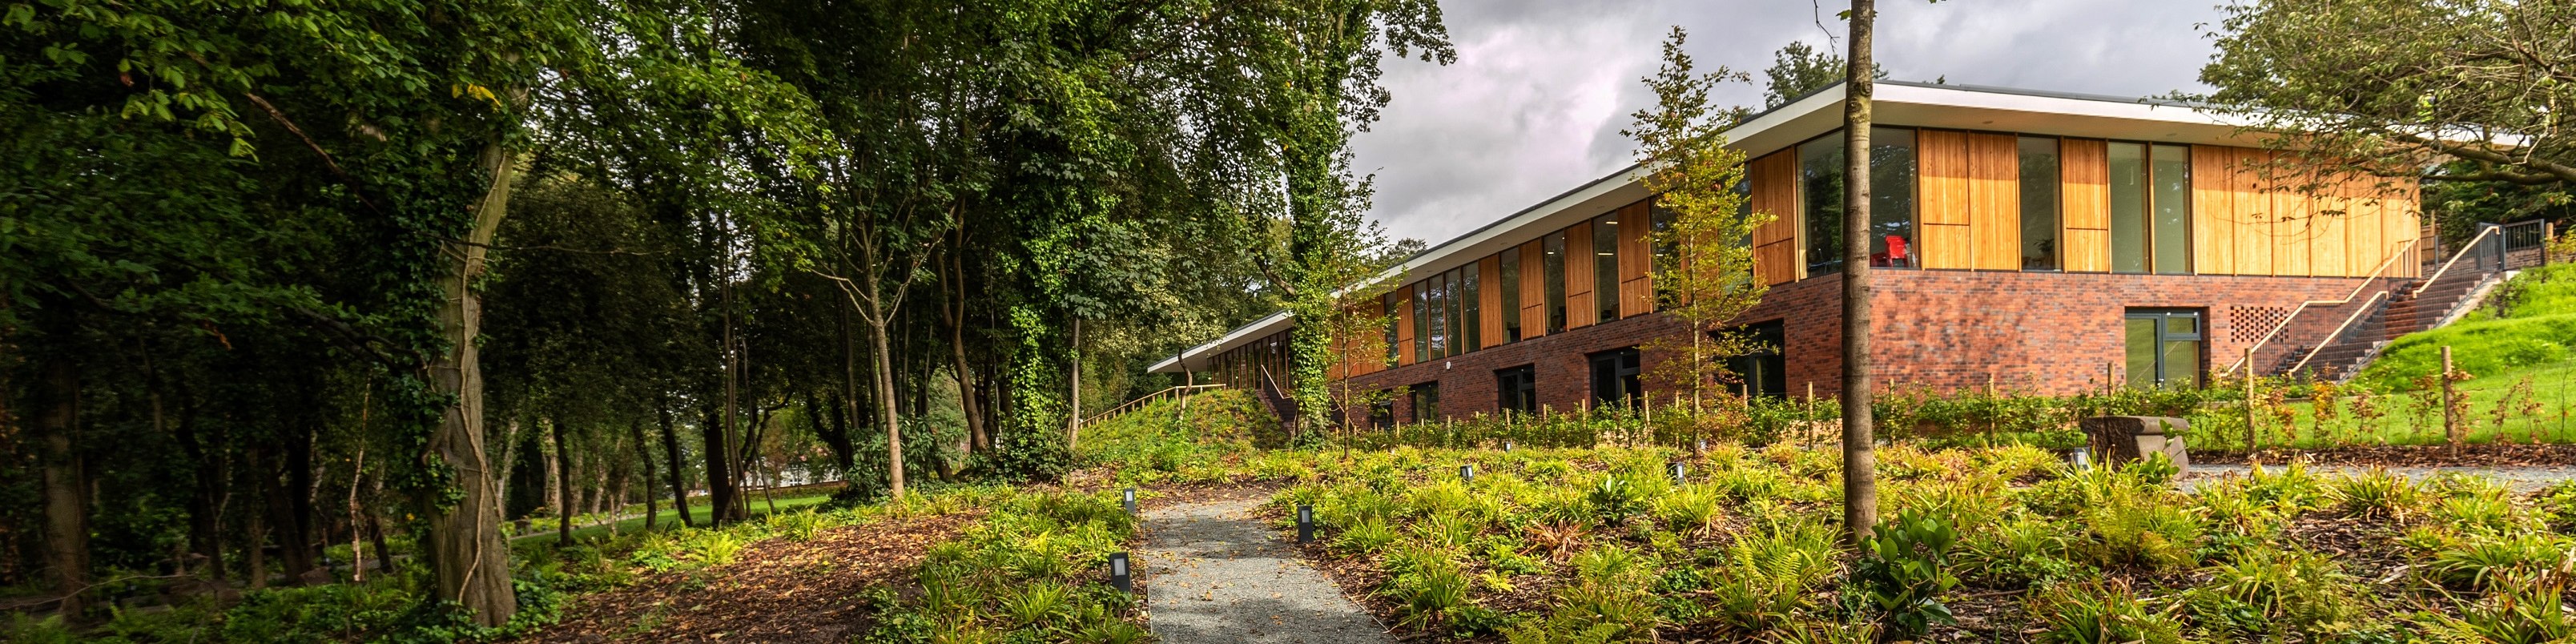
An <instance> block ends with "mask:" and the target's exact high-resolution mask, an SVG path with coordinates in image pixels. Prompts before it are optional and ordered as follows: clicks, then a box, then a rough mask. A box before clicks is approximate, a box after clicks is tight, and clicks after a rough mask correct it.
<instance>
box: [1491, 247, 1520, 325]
mask: <svg viewBox="0 0 2576 644" xmlns="http://www.w3.org/2000/svg"><path fill="white" fill-rule="evenodd" d="M1501 263H1502V270H1501V271H1499V272H1500V273H1501V278H1502V283H1500V284H1495V285H1494V288H1498V289H1502V290H1503V292H1502V293H1499V295H1501V296H1503V297H1502V300H1503V310H1501V311H1497V313H1501V314H1502V316H1503V341H1504V342H1519V341H1521V251H1520V249H1518V248H1506V249H1503V253H1502V262H1501Z"/></svg>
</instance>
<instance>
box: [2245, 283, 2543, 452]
mask: <svg viewBox="0 0 2576 644" xmlns="http://www.w3.org/2000/svg"><path fill="white" fill-rule="evenodd" d="M2494 297H2495V298H2497V299H2498V300H2500V303H2501V305H2500V306H2497V305H2490V306H2485V307H2482V308H2480V309H2479V310H2477V311H2475V312H2472V313H2470V314H2469V315H2468V316H2467V317H2465V318H2463V319H2462V320H2461V321H2460V322H2458V323H2455V324H2452V325H2450V326H2446V327H2442V328H2439V329H2434V330H2431V331H2425V332H2422V333H2415V334H2410V335H2407V336H2406V337H2402V338H2398V339H2397V341H2396V342H2392V343H2390V344H2389V345H2388V348H2387V350H2386V351H2384V352H2382V353H2381V355H2380V356H2379V358H2378V359H2377V360H2374V361H2372V362H2371V365H2370V367H2369V368H2367V369H2364V370H2363V371H2362V373H2361V375H2360V376H2358V377H2355V378H2354V379H2353V381H2352V383H2351V385H2349V386H2348V387H2347V391H2346V392H2345V394H2344V395H2342V396H2338V397H2337V405H2336V408H2337V413H2336V414H2335V416H2336V418H2334V419H2332V420H2330V421H2328V422H2327V423H2326V424H2325V426H2324V428H2323V429H2322V433H2324V434H2326V435H2327V436H2330V437H2332V438H2333V439H2334V440H2335V442H2342V443H2380V442H2387V443H2393V444H2433V443H2441V442H2443V440H2444V438H2443V433H2442V410H2441V407H2440V406H2439V403H2438V402H2436V398H2437V397H2436V396H2432V395H2427V394H2425V393H2423V390H2422V388H2419V387H2418V386H2417V384H2418V382H2419V381H2420V379H2422V378H2423V377H2424V376H2427V375H2430V374H2433V373H2436V372H2439V371H2440V370H2441V351H2442V347H2445V346H2447V347H2450V348H2451V358H2452V360H2451V361H2452V365H2453V366H2454V368H2456V369H2458V370H2460V371H2464V372H2467V373H2468V374H2470V375H2471V376H2472V378H2471V379H2469V380H2467V381H2464V382H2461V383H2459V384H2458V385H2456V387H2457V388H2458V389H2459V390H2461V391H2464V392H2466V393H2467V394H2468V396H2469V403H2468V408H2467V413H2465V414H2464V415H2462V417H2461V423H2460V424H2461V428H2462V430H2463V433H2464V434H2465V435H2466V436H2467V440H2468V441H2469V442H2489V441H2493V440H2496V439H2498V438H2502V439H2503V440H2509V441H2514V442H2529V441H2531V440H2533V439H2534V438H2535V437H2537V438H2538V439H2539V440H2542V441H2548V442H2569V441H2576V264H2562V265H2558V266H2551V267H2547V268H2543V269H2534V270H2530V271H2525V272H2523V273H2522V274H2521V275H2518V276H2516V277H2515V278H2514V279H2513V280H2512V281H2511V282H2510V283H2508V284H2507V285H2506V286H2505V287H2504V289H2503V290H2501V291H2499V293H2498V295H2496V296H2494ZM2361 388H2366V389H2369V390H2370V391H2372V392H2373V393H2374V397H2375V398H2376V400H2375V401H2374V406H2375V407H2377V408H2378V409H2379V410H2380V411H2381V413H2383V414H2384V415H2383V416H2382V417H2380V418H2379V419H2378V420H2377V421H2375V422H2372V423H2369V424H2368V425H2365V424H2364V423H2363V422H2362V421H2360V420H2359V419H2356V418H2354V417H2353V415H2352V413H2351V407H2350V405H2351V401H2352V398H2351V396H2350V393H2351V392H2352V391H2355V390H2358V389H2361ZM2299 395H2306V394H2305V392H2299ZM2508 398H2510V399H2511V400H2510V401H2509V402H2508V401H2507V399H2508ZM2289 407H2290V408H2291V410H2292V411H2293V412H2295V413H2296V415H2297V420H2296V421H2295V422H2296V423H2297V425H2298V426H2299V429H2298V434H2297V435H2298V437H2299V439H2300V440H2299V444H2301V445H2319V444H2322V443H2323V441H2322V440H2321V438H2320V437H2319V436H2318V434H2319V433H2320V431H2321V430H2320V429H2319V427H2318V424H2317V418H2316V405H2315V403H2313V402H2310V401H2300V402H2295V403H2292V404H2291V405H2289ZM2499 409H2501V411H2502V413H2501V414H2499V413H2498V412H2499ZM2499 421H2501V422H2499ZM2259 422H2261V423H2262V425H2263V433H2264V434H2265V435H2266V436H2268V437H2270V438H2269V442H2273V443H2275V444H2279V443H2280V442H2282V441H2283V440H2285V435H2284V433H2283V432H2282V431H2281V427H2280V423H2279V421H2278V419H2277V418H2275V417H2272V416H2270V415H2268V414H2267V415H2265V416H2264V417H2262V419H2261V420H2260V421H2259ZM2239 442H2242V441H2239Z"/></svg>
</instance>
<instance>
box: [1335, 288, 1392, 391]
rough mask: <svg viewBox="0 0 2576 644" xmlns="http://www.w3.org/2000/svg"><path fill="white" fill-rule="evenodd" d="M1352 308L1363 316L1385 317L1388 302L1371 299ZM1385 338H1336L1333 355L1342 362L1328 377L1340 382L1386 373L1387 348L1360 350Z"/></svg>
mask: <svg viewBox="0 0 2576 644" xmlns="http://www.w3.org/2000/svg"><path fill="white" fill-rule="evenodd" d="M1351 308H1352V309H1354V312H1356V313H1359V314H1362V315H1383V314H1385V313H1386V301H1385V300H1383V299H1379V298H1370V299H1369V301H1367V302H1358V303H1353V304H1352V305H1351ZM1384 337H1385V336H1384V335H1382V334H1381V335H1376V336H1372V337H1371V338H1368V339H1362V338H1335V339H1334V340H1333V344H1334V346H1333V355H1337V356H1341V360H1340V361H1339V362H1335V363H1334V364H1333V365H1332V367H1331V369H1330V370H1329V371H1328V372H1327V373H1326V374H1325V375H1326V377H1328V378H1332V379H1335V380H1339V379H1342V378H1348V377H1352V376H1365V375H1368V374H1372V373H1377V372H1380V371H1385V370H1386V367H1387V365H1386V360H1385V358H1384V356H1385V355H1386V349H1387V348H1386V347H1372V348H1373V349H1375V350H1374V351H1368V352H1362V351H1359V350H1358V349H1359V348H1361V347H1362V346H1364V345H1366V344H1368V343H1371V342H1374V341H1376V340H1377V339H1379V338H1384Z"/></svg>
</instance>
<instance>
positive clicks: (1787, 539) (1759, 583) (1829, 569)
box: [1710, 522, 1840, 633]
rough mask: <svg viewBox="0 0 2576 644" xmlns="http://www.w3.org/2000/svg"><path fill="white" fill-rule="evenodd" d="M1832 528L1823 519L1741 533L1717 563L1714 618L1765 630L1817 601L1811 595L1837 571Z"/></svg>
mask: <svg viewBox="0 0 2576 644" xmlns="http://www.w3.org/2000/svg"><path fill="white" fill-rule="evenodd" d="M1834 539H1835V536H1834V529H1833V527H1832V526H1828V525H1824V524H1820V523H1807V522H1793V523H1771V524H1767V525H1762V526H1759V527H1756V528H1754V529H1753V530H1750V531H1747V532H1743V533H1740V534H1738V535H1737V536H1736V541H1735V543H1733V544H1729V545H1728V546H1727V547H1726V550H1725V553H1724V554H1723V555H1722V556H1721V557H1720V559H1719V563H1718V568H1719V571H1718V575H1717V576H1718V579H1719V580H1720V581H1719V582H1718V585H1717V587H1716V588H1714V589H1712V592H1711V594H1710V599H1711V606H1710V611H1711V613H1712V616H1714V617H1715V618H1717V620H1718V622H1719V623H1720V624H1723V625H1725V626H1726V627H1728V628H1730V629H1732V630H1734V631H1736V632H1739V633H1761V632H1764V631H1767V630H1769V629H1771V628H1773V627H1776V626H1778V625H1780V624H1782V623H1785V622H1786V621H1788V620H1789V619H1791V618H1793V617H1795V616H1796V615H1798V614H1799V613H1800V612H1801V611H1803V610H1806V609H1807V608H1809V607H1811V606H1812V605H1813V604H1814V602H1813V599H1812V598H1810V597H1809V596H1808V594H1809V593H1810V592H1812V591H1814V590H1815V589H1816V588H1817V587H1818V586H1819V585H1820V584H1823V583H1824V582H1825V581H1826V580H1828V579H1830V578H1832V577H1833V575H1834V573H1835V572H1836V571H1837V570H1838V569H1839V567H1840V566H1839V565H1838V563H1837V560H1838V559H1839V557H1838V556H1837V555H1838V553H1837V552H1836V551H1835V547H1834Z"/></svg>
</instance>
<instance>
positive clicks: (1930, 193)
mask: <svg viewBox="0 0 2576 644" xmlns="http://www.w3.org/2000/svg"><path fill="white" fill-rule="evenodd" d="M1914 143H1915V146H1916V150H1917V154H1918V155H1919V158H1920V162H1919V163H1920V166H1919V170H1918V173H1917V175H1916V179H1915V181H1916V183H1917V188H1916V193H1917V196H1916V198H1915V199H1916V204H1915V208H1916V210H1915V212H1916V213H1918V214H1917V215H1916V216H1917V217H1919V218H1920V220H1921V221H1922V222H1923V223H1925V224H1950V225H1967V224H1968V221H1969V220H1968V218H1969V210H1970V207H1969V205H1968V198H1969V197H1968V183H1969V181H1970V176H1971V173H1970V171H1969V168H1968V159H1969V156H1968V134H1967V133H1966V132H1948V131H1942V130H1922V131H1920V132H1918V133H1917V134H1916V135H1915V138H1914ZM1924 261H1925V262H1926V263H1927V264H1928V263H1930V262H1932V261H1934V259H1933V257H1932V256H1930V254H1929V253H1926V257H1925V259H1924ZM1940 261H1942V262H1944V263H1951V264H1958V265H1963V266H1964V265H1966V264H1968V263H1970V262H1972V261H1973V260H1971V259H1970V258H1966V257H1958V258H1943V259H1941V260H1940Z"/></svg>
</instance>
